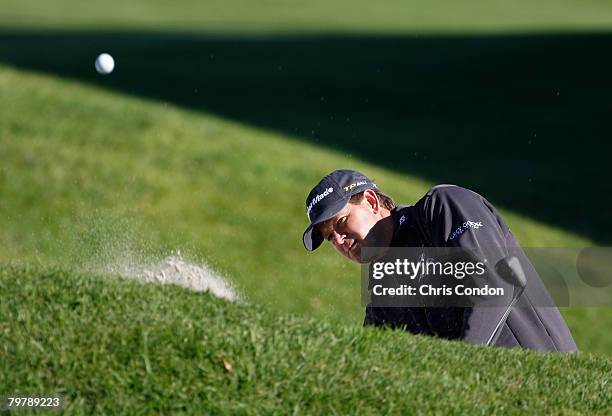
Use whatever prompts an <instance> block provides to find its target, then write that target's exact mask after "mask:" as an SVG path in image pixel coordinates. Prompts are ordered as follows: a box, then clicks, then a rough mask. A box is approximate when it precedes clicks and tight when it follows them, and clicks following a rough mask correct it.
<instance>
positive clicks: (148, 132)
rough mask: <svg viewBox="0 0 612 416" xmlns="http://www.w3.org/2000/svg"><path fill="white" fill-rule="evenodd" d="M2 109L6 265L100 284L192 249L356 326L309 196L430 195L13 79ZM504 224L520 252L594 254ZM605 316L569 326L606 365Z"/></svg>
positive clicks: (209, 126)
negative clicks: (364, 187)
mask: <svg viewBox="0 0 612 416" xmlns="http://www.w3.org/2000/svg"><path fill="white" fill-rule="evenodd" d="M0 106H1V107H2V108H3V111H2V112H0V149H1V150H0V162H1V163H0V261H5V262H6V261H8V260H13V261H19V262H20V263H24V264H28V263H30V264H40V265H43V266H54V267H59V268H66V267H70V268H71V269H81V270H87V271H94V272H104V271H106V270H108V269H109V268H110V267H112V266H116V265H122V264H128V265H129V264H147V263H150V262H155V261H159V260H160V259H161V258H163V257H164V256H165V255H167V254H169V253H170V252H171V251H172V250H182V251H183V253H185V255H186V256H187V257H188V259H191V260H192V261H194V262H206V263H208V264H209V265H211V266H212V267H213V268H215V269H216V270H218V271H220V272H221V273H222V274H224V275H226V276H229V277H230V278H231V280H233V281H235V282H236V283H237V284H238V285H239V287H240V288H241V290H242V291H244V292H245V293H246V294H247V296H248V298H249V299H250V300H251V301H253V302H255V303H266V304H269V305H272V306H273V307H274V308H276V309H277V310H280V311H285V312H293V313H300V314H307V315H312V316H316V317H326V318H333V319H339V320H342V321H344V322H348V323H351V324H352V325H355V326H358V325H359V323H360V321H361V316H362V308H361V307H360V300H359V277H358V276H359V269H358V267H357V266H356V265H353V264H348V263H347V262H345V261H344V260H343V259H341V258H340V256H338V255H337V254H336V253H334V252H333V250H331V249H330V248H329V247H326V248H323V249H321V250H320V251H321V252H320V253H317V254H316V255H313V254H309V253H307V252H305V251H304V249H303V247H302V244H301V233H302V231H303V228H304V227H305V224H306V218H305V215H304V208H303V206H302V205H303V199H304V198H305V194H306V192H307V190H308V189H309V187H310V186H312V184H313V183H314V182H315V181H316V180H318V179H319V177H320V176H321V175H323V174H324V173H326V172H328V171H331V170H333V169H335V168H338V167H341V166H351V167H354V168H357V169H360V170H363V171H365V172H367V173H368V174H369V175H371V176H373V177H374V178H376V179H377V181H378V183H379V185H380V186H381V187H382V188H383V189H384V190H386V191H388V192H389V193H391V194H392V195H395V196H396V197H397V199H398V200H399V201H405V202H412V201H414V200H415V199H416V198H418V197H420V196H421V195H422V194H423V193H424V192H425V190H426V189H427V188H428V187H429V186H430V185H431V184H430V183H427V182H425V181H422V180H419V179H417V178H415V177H411V176H408V175H398V174H396V173H393V172H392V171H390V170H386V169H383V168H380V167H377V166H373V165H371V164H368V163H364V162H363V161H360V160H358V159H356V158H351V157H349V156H347V155H345V154H341V153H338V152H334V151H329V150H324V149H320V148H318V147H317V146H314V145H310V144H305V143H303V142H300V141H298V140H295V139H293V138H291V137H288V136H283V135H280V134H277V133H273V132H269V131H265V130H261V129H255V128H251V127H248V126H243V125H240V124H239V123H236V122H232V121H230V120H224V119H220V118H218V117H214V116H211V115H208V114H202V113H194V112H189V111H185V110H181V109H179V108H175V107H172V106H168V105H166V104H163V103H155V102H150V101H147V100H143V99H135V98H130V97H126V96H124V95H121V94H117V93H112V92H106V91H103V90H101V89H100V88H94V87H88V86H82V85H76V84H74V83H71V82H66V81H62V80H58V79H54V78H53V77H49V76H41V75H36V74H29V73H25V72H19V71H15V70H13V69H10V68H6V67H4V68H1V69H0ZM271 161H273V162H271ZM502 212H503V214H504V217H505V218H506V219H507V221H508V222H509V224H510V225H511V227H512V228H513V230H514V232H515V234H516V235H517V236H518V238H519V240H520V241H521V242H522V243H523V244H524V245H541V246H549V247H554V246H557V247H559V246H576V245H578V246H580V245H588V244H590V242H589V240H588V239H585V238H580V237H578V236H576V235H574V234H571V233H568V232H564V231H562V230H559V229H556V228H553V227H550V226H547V225H544V224H541V223H538V222H536V221H533V220H530V219H528V218H525V217H522V216H519V215H516V214H514V213H512V212H511V211H508V210H503V211H502ZM599 311H600V312H599V313H598V314H597V316H594V315H593V314H590V313H589V314H583V315H580V316H588V317H590V318H589V320H588V321H580V320H577V319H576V320H570V322H572V323H573V325H574V326H573V327H572V328H573V329H574V328H575V329H576V330H578V331H579V333H580V334H581V336H580V337H577V342H578V344H579V347H581V348H582V349H585V350H588V351H598V352H609V351H610V345H612V340H611V339H610V335H607V334H606V333H605V331H601V328H603V327H606V325H607V324H606V322H610V320H611V319H612V316H611V314H610V311H609V309H607V310H606V309H603V310H601V309H600V310H599ZM564 313H565V314H566V316H569V317H570V318H571V316H572V314H574V313H580V312H579V311H574V310H566V311H564Z"/></svg>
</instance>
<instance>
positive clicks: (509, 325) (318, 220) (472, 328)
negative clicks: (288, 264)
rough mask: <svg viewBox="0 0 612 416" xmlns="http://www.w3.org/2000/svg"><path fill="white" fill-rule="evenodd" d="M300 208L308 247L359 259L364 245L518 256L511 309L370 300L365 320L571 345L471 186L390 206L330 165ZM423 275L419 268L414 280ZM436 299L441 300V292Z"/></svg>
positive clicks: (475, 256)
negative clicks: (519, 278)
mask: <svg viewBox="0 0 612 416" xmlns="http://www.w3.org/2000/svg"><path fill="white" fill-rule="evenodd" d="M306 213H307V215H308V218H309V220H310V224H309V225H308V228H306V231H305V232H304V234H303V242H304V246H305V247H306V249H307V250H309V251H313V250H316V249H317V248H318V247H319V246H320V245H321V244H322V243H323V242H324V241H326V240H327V241H328V242H329V243H330V244H331V245H333V246H334V248H335V249H336V250H337V251H338V252H339V253H340V254H342V255H343V256H345V257H346V258H348V259H349V260H352V261H355V262H359V263H363V264H371V262H372V261H373V260H376V259H375V258H372V257H371V254H368V256H367V257H366V255H365V254H364V253H366V252H367V253H370V250H369V248H370V247H383V248H384V247H387V248H389V247H406V248H407V247H426V248H442V249H452V250H455V249H456V250H465V252H466V253H470V255H471V256H472V260H474V261H479V260H484V261H486V259H488V260H490V261H489V263H483V264H494V263H492V262H491V260H497V259H502V258H504V257H505V256H508V255H509V254H510V253H511V254H514V255H516V256H517V257H518V259H519V260H520V263H521V265H522V266H523V268H524V269H525V274H526V275H527V279H528V284H527V286H526V288H525V290H524V292H521V293H522V294H521V295H520V297H519V299H518V303H517V304H516V306H514V307H512V308H510V305H509V303H510V300H511V299H509V298H506V300H505V302H507V303H506V304H503V305H502V304H495V305H494V306H491V305H486V302H483V303H479V302H478V301H477V300H476V301H473V302H472V303H470V304H469V305H462V306H457V305H456V304H451V305H444V304H438V305H437V306H432V305H426V306H414V305H411V306H406V305H400V306H396V305H390V306H380V305H375V304H373V303H369V304H368V305H367V306H366V310H365V319H364V325H374V326H388V327H391V328H398V329H400V328H401V329H404V330H407V331H409V332H411V333H413V334H424V335H430V336H437V337H441V338H446V339H460V340H463V341H466V342H469V343H474V344H483V345H496V346H503V347H523V348H529V349H534V350H539V351H577V347H576V344H575V342H574V340H573V338H572V335H571V333H570V331H569V329H568V327H567V325H566V323H565V321H564V320H563V317H562V316H561V314H560V312H559V310H558V309H557V307H556V306H554V303H552V301H551V300H550V297H549V295H548V292H547V291H546V289H545V287H544V285H543V284H542V282H541V280H540V278H539V276H538V275H537V272H536V271H535V269H534V268H533V266H532V265H531V263H530V262H529V260H528V258H527V257H526V256H525V255H524V253H523V251H522V250H521V249H520V247H519V245H518V243H517V242H516V240H515V239H514V237H513V235H512V233H511V231H510V229H509V228H508V226H507V225H506V223H505V222H504V220H503V219H502V218H501V216H500V214H499V213H498V211H497V210H496V209H495V207H493V205H491V203H489V202H488V201H487V200H486V199H485V198H483V197H482V196H481V195H479V194H477V193H476V192H473V191H471V190H468V189H465V188H461V187H459V186H454V185H439V186H435V187H433V188H431V189H430V190H429V191H428V192H427V193H426V194H425V195H424V196H423V197H422V198H421V199H420V200H419V201H417V202H416V203H415V204H414V205H399V206H397V205H396V204H395V203H394V201H393V199H392V198H391V197H390V196H388V195H386V194H384V193H383V192H381V191H380V190H379V189H378V187H377V185H376V184H375V183H374V182H373V181H372V180H370V179H369V178H368V177H366V176H365V175H363V174H361V173H359V172H356V171H353V170H336V171H334V172H332V173H330V174H329V175H327V176H325V177H324V178H323V179H322V180H321V181H320V182H319V183H318V184H317V185H316V186H315V187H314V188H313V189H312V190H311V191H310V193H309V194H308V197H307V199H306ZM373 252H374V253H376V250H374V251H373ZM516 253H518V255H517V254H516ZM489 272H490V270H489ZM490 273H491V275H493V274H494V273H492V272H490ZM423 279H425V277H424V276H423V275H421V276H420V278H419V279H417V280H416V282H422V281H425V280H426V279H425V280H423ZM370 280H371V277H370ZM451 280H455V279H451ZM463 280H467V279H463ZM472 280H475V279H472ZM370 288H371V286H370ZM510 292H511V291H510ZM440 299H443V302H444V298H443V297H440ZM449 299H450V298H449ZM542 305H546V306H542ZM508 311H509V314H508V313H507V312H508Z"/></svg>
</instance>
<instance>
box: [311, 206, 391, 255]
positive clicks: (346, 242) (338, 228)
mask: <svg viewBox="0 0 612 416" xmlns="http://www.w3.org/2000/svg"><path fill="white" fill-rule="evenodd" d="M380 218H381V216H380V212H379V207H378V201H377V200H376V201H375V202H374V203H373V202H372V200H371V198H365V197H364V198H363V199H362V200H361V202H360V203H359V204H353V203H350V202H349V203H347V204H346V205H345V206H344V208H342V210H340V212H338V213H337V214H336V216H335V217H333V218H331V219H329V220H327V221H324V222H322V223H321V224H319V225H317V227H318V229H319V231H320V232H321V234H322V235H323V238H324V239H326V240H327V241H329V242H330V243H331V244H332V245H333V246H334V247H335V248H336V250H338V251H339V252H340V253H341V254H342V255H344V256H345V257H347V258H349V259H350V260H353V261H356V262H358V263H359V262H361V248H362V246H363V243H364V240H365V239H366V236H367V235H368V233H369V232H370V230H371V229H372V227H373V226H374V225H375V224H376V222H377V221H378V220H379V219H380Z"/></svg>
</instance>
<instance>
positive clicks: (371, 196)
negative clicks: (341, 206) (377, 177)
mask: <svg viewBox="0 0 612 416" xmlns="http://www.w3.org/2000/svg"><path fill="white" fill-rule="evenodd" d="M363 196H364V198H365V200H366V202H367V203H368V205H369V206H370V207H371V208H372V212H374V214H378V212H379V211H380V200H379V199H378V195H376V192H374V191H373V190H371V189H366V190H365V191H364V192H363Z"/></svg>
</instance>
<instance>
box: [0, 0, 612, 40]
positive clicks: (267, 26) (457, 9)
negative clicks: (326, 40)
mask: <svg viewBox="0 0 612 416" xmlns="http://www.w3.org/2000/svg"><path fill="white" fill-rule="evenodd" d="M0 24H3V25H4V26H10V27H17V28H19V27H24V26H36V27H56V28H57V27H60V28H80V29H82V28H88V29H91V28H100V27H103V28H127V29H134V28H138V29H143V28H145V29H157V28H159V27H160V26H161V27H164V28H166V29H169V30H172V29H175V30H176V29H180V30H185V29H187V30H192V31H198V32H201V31H215V32H226V33H227V32H233V33H237V32H239V33H244V32H247V33H262V32H263V33H269V32H276V33H278V32H296V31H297V32H300V33H304V32H318V31H326V32H344V33H347V32H348V33H350V32H358V33H364V32H368V33H373V32H375V33H431V32H435V33H443V32H455V33H456V32H462V33H465V32H469V33H474V32H487V33H491V32H495V33H498V32H508V31H523V32H524V31H532V32H540V31H550V30H553V31H558V30H584V29H590V30H592V29H609V28H610V27H612V5H611V4H610V2H609V1H606V0H588V1H584V0H583V1H580V0H563V1H561V0H560V1H553V0H538V1H529V0H520V1H513V2H511V3H508V2H505V1H502V0H494V1H490V0H489V1H487V0H469V1H463V2H450V1H445V0H410V1H401V0H391V1H386V2H385V3H384V4H379V3H375V2H365V1H359V2H355V1H347V0H334V1H323V0H313V1H297V0H286V1H278V0H277V1H261V2H257V4H256V5H255V4H254V3H253V2H252V1H248V0H227V1H222V2H221V1H210V0H208V1H197V0H181V1H180V2H179V3H176V2H172V3H170V2H167V1H164V0H133V1H130V2H125V1H120V0H107V1H104V2H98V3H95V4H91V3H83V2H81V1H78V0H47V1H45V3H44V5H41V3H40V1H37V0H4V1H3V7H2V9H1V10H0Z"/></svg>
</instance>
